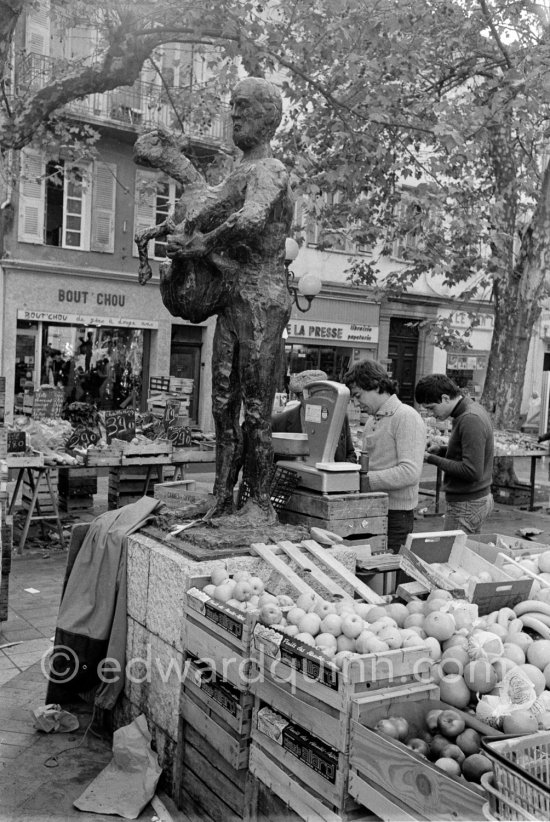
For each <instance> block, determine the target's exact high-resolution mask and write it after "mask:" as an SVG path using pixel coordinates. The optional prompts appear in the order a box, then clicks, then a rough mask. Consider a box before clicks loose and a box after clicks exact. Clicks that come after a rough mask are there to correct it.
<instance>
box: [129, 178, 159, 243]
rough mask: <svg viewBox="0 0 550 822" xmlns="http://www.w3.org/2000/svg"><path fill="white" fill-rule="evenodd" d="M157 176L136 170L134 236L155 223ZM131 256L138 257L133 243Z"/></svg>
mask: <svg viewBox="0 0 550 822" xmlns="http://www.w3.org/2000/svg"><path fill="white" fill-rule="evenodd" d="M157 179H158V174H157V173H156V172H154V171H144V170H143V169H141V168H138V169H136V188H135V199H134V236H135V234H136V232H137V231H141V230H142V229H144V228H150V227H151V226H152V225H155V223H156V201H157V197H156V181H157ZM132 254H133V256H134V257H137V256H138V251H137V245H136V244H135V243H133V251H132Z"/></svg>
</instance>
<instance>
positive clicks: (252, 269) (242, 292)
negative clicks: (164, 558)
mask: <svg viewBox="0 0 550 822" xmlns="http://www.w3.org/2000/svg"><path fill="white" fill-rule="evenodd" d="M281 116H282V103H281V96H280V93H279V91H278V89H277V88H276V87H275V86H274V85H273V84H272V83H269V82H268V81H266V80H263V79H261V78H256V77H250V78H247V79H245V80H242V81H241V82H239V83H238V84H237V86H236V87H235V88H234V90H233V93H232V97H231V118H232V121H233V140H234V143H235V145H236V146H237V147H238V148H240V149H241V151H242V158H241V160H240V162H238V163H237V164H236V165H235V167H234V168H233V170H232V171H231V173H230V174H229V175H228V177H227V178H226V179H225V180H224V181H223V182H222V183H221V184H219V185H217V186H207V185H206V184H205V185H204V187H203V188H202V190H201V191H200V192H198V194H197V196H195V199H194V201H192V202H189V204H188V206H187V207H186V208H185V209H184V211H185V217H184V219H183V220H182V222H181V223H180V224H179V225H178V226H177V227H176V226H175V225H174V224H173V223H172V228H173V232H172V233H171V234H168V238H167V239H168V245H167V254H168V256H169V257H170V259H171V261H172V262H171V265H170V266H169V267H168V268H165V269H164V271H163V272H162V274H161V292H162V296H163V301H164V303H165V305H166V307H167V308H168V310H169V311H170V312H171V313H172V314H174V315H175V316H183V317H187V318H189V309H188V307H187V308H186V302H187V301H188V300H189V299H190V298H191V299H193V296H194V295H193V293H191V292H193V290H195V292H197V290H198V292H200V290H201V288H205V283H206V288H207V295H206V297H205V300H206V298H208V299H210V298H211V297H212V295H213V294H214V297H213V298H212V300H211V302H212V306H214V307H215V310H212V311H211V312H210V313H211V314H214V313H217V315H218V319H217V324H216V331H215V334H214V348H213V360H212V410H213V416H214V422H215V431H216V480H215V485H214V494H215V496H216V504H215V508H214V510H213V512H212V516H221V515H226V514H231V513H232V512H233V511H234V502H233V492H234V487H235V484H236V482H237V478H238V474H239V470H240V468H241V467H242V469H243V479H244V480H245V481H246V482H247V484H248V487H249V490H250V495H249V498H248V500H247V501H246V503H245V505H244V506H243V508H242V509H241V510H240V511H239V512H238V514H239V516H240V517H241V518H243V520H244V521H246V522H250V523H252V524H258V523H260V522H263V523H265V522H272V521H274V520H275V519H276V515H275V512H274V510H273V507H272V505H271V500H270V474H271V469H272V465H273V450H272V445H271V423H270V419H271V412H272V406H273V399H274V396H275V390H276V381H277V373H278V367H279V358H280V352H281V337H282V333H283V330H284V328H285V325H286V324H287V322H288V319H289V316H290V306H291V303H290V297H289V294H288V290H287V287H286V278H285V267H284V253H285V239H286V237H287V236H288V234H289V231H290V226H291V222H292V215H293V202H292V196H291V193H290V189H289V179H288V174H287V171H286V169H285V167H284V166H283V164H282V163H281V162H279V161H278V160H276V159H274V158H273V156H272V153H271V146H270V140H271V138H272V137H273V135H274V134H275V131H276V129H277V126H278V125H279V123H280V120H281ZM184 197H185V193H184V195H183V198H184ZM183 198H182V199H183ZM176 211H177V206H176ZM201 278H202V279H201ZM198 292H197V293H198ZM195 296H196V295H195ZM241 407H242V409H243V413H244V422H243V424H242V426H241V424H240V413H241Z"/></svg>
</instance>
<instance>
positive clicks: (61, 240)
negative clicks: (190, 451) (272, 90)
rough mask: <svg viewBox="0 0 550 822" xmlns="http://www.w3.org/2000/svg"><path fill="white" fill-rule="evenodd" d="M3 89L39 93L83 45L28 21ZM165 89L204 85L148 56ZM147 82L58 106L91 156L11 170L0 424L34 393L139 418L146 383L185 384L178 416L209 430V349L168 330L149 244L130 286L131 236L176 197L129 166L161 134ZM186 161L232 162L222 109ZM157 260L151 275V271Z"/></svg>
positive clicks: (157, 246) (170, 62) (156, 82)
mask: <svg viewBox="0 0 550 822" xmlns="http://www.w3.org/2000/svg"><path fill="white" fill-rule="evenodd" d="M17 46H18V49H21V51H22V52H23V53H24V54H25V57H24V58H23V59H22V60H20V61H16V64H15V69H14V88H15V90H16V93H17V92H19V93H21V94H24V93H25V91H26V90H28V89H29V88H33V87H36V84H38V83H40V82H42V81H44V80H47V79H48V77H49V72H50V70H51V66H52V61H53V60H54V58H56V57H59V56H62V57H63V56H65V57H75V56H76V57H79V58H84V59H85V57H86V54H87V53H91V52H92V50H93V47H94V32H93V31H83V30H78V31H76V30H72V31H70V30H67V31H64V32H60V28H59V24H58V25H57V28H55V29H54V27H53V22H52V19H50V16H49V14H48V3H46V2H44V0H42V2H41V3H40V5H38V6H36V7H33V8H31V9H30V10H29V12H28V14H27V15H26V18H25V19H24V20H23V21H22V24H21V26H20V28H19V31H18V41H17ZM158 59H159V60H160V62H161V64H162V69H163V75H164V76H165V78H166V76H169V77H170V78H171V81H172V83H173V84H174V87H176V88H177V87H178V85H179V84H184V83H186V84H187V85H189V83H190V82H194V83H196V84H199V85H200V84H201V83H203V82H204V77H203V72H204V69H203V62H202V60H200V59H199V58H197V57H196V56H194V55H193V52H192V49H191V48H189V49H187V50H184V49H183V47H181V46H179V45H176V46H174V47H173V48H172V47H165V48H164V49H162V50H161V53H159V55H158ZM171 111H172V109H171V105H170V104H169V100H168V99H167V96H166V95H165V89H164V86H163V85H162V84H161V82H160V78H159V77H158V76H153V75H152V74H151V72H150V71H147V70H144V72H143V75H142V78H141V79H140V81H139V82H137V83H134V84H133V85H132V86H129V87H128V88H125V89H117V90H115V91H112V92H106V93H104V94H97V95H91V96H90V97H87V98H84V99H83V100H80V101H77V102H75V103H72V104H70V105H69V106H68V112H69V114H70V116H72V117H74V118H75V119H76V120H78V121H80V122H81V123H82V122H83V123H88V124H90V125H91V126H93V127H94V128H95V129H96V130H97V132H98V134H99V139H98V142H97V144H96V147H95V148H96V151H95V157H94V159H93V160H92V161H89V162H75V161H74V160H72V159H71V156H70V155H69V153H68V152H65V153H64V151H63V150H56V151H51V152H47V151H45V150H41V149H38V148H36V147H29V148H27V149H24V150H23V151H21V152H19V153H18V154H14V156H13V157H12V158H11V161H12V167H11V171H12V174H13V176H14V177H15V178H16V180H17V183H16V184H15V185H14V186H13V187H12V186H9V187H8V189H7V190H6V191H4V192H3V196H2V200H3V203H4V208H3V212H2V218H3V219H2V232H1V234H2V236H1V243H2V249H1V260H0V305H1V308H2V311H1V314H0V335H1V338H2V340H3V345H2V353H1V359H0V373H1V374H3V375H5V377H6V419H7V420H8V421H9V420H10V418H12V417H13V415H15V414H17V413H19V412H20V411H21V410H22V408H23V405H24V400H25V397H26V396H27V395H29V394H32V393H33V391H36V390H37V389H38V387H39V386H40V385H44V384H50V385H58V386H63V388H64V391H65V393H66V397H67V399H68V400H71V401H73V400H76V401H79V400H83V401H93V402H95V403H96V404H97V405H98V406H99V407H100V408H119V407H125V406H127V405H130V404H131V405H132V406H133V407H135V408H136V409H137V410H145V409H146V407H147V397H148V390H149V379H150V377H151V376H169V375H172V376H175V377H185V378H187V379H193V381H194V390H193V395H192V399H191V407H190V414H191V418H192V420H193V421H194V422H195V423H197V424H198V425H200V426H201V427H203V428H205V429H206V430H209V429H210V428H211V408H210V382H211V369H210V362H211V350H212V337H213V329H214V325H215V318H211V319H210V320H208V321H207V322H205V323H203V324H200V325H191V324H190V323H188V322H186V321H184V320H181V319H179V318H175V317H172V316H171V315H170V314H169V313H168V311H167V310H166V308H165V307H164V305H163V304H162V300H161V298H160V293H159V280H158V262H160V260H162V259H163V258H164V257H165V250H164V244H163V243H154V244H153V243H151V244H150V247H149V256H150V259H151V260H152V267H153V269H154V272H155V273H154V276H153V279H152V280H151V281H150V282H149V283H148V284H147V285H146V286H140V285H139V284H138V280H137V270H138V259H137V248H136V245H135V243H134V234H135V231H136V230H137V229H140V228H143V227H145V226H151V225H155V224H158V223H159V222H162V221H163V219H164V218H165V217H166V216H167V214H168V211H169V209H170V207H171V206H172V205H173V203H174V201H175V198H176V197H177V196H178V191H177V189H176V184H175V183H174V181H173V180H170V179H168V178H167V177H165V176H163V175H162V174H160V173H157V172H154V171H151V170H148V169H145V168H141V167H139V166H137V165H136V164H135V163H134V162H133V158H132V147H133V144H134V142H135V140H136V139H137V137H138V136H139V134H141V133H143V132H144V131H147V130H148V129H150V128H154V127H156V126H158V125H165V126H169V125H170V123H171V116H172V114H171ZM187 127H188V129H189V133H188V136H189V138H190V142H191V146H192V150H193V152H194V155H195V156H196V157H199V158H201V159H202V160H203V161H204V162H205V163H207V162H208V161H209V160H210V159H211V158H212V157H214V156H215V155H216V154H217V153H218V152H220V151H223V152H224V153H231V152H232V150H233V147H232V143H231V141H230V137H229V134H230V130H229V118H228V111H227V107H225V108H224V107H223V106H220V112H219V114H218V116H216V117H214V118H212V119H211V120H210V121H209V122H208V123H206V125H205V123H203V122H201V123H200V124H199V125H197V126H196V127H195V126H194V124H193V118H192V117H190V118H189V120H188V123H187ZM155 261H157V262H155Z"/></svg>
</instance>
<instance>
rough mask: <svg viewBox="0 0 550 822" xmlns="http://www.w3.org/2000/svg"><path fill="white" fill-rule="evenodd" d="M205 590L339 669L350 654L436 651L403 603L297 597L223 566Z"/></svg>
mask: <svg viewBox="0 0 550 822" xmlns="http://www.w3.org/2000/svg"><path fill="white" fill-rule="evenodd" d="M223 577H225V578H223ZM203 591H204V593H205V594H207V595H208V596H211V597H213V599H215V600H218V601H220V602H225V603H226V604H227V605H230V606H232V607H234V608H237V609H240V610H243V611H255V612H257V618H258V621H259V622H260V623H261V624H263V625H266V626H268V627H270V628H275V629H277V630H279V631H280V632H281V633H283V634H286V635H287V636H290V637H293V638H295V639H296V640H297V641H299V642H302V643H304V644H305V645H307V646H311V647H312V648H314V649H315V650H316V651H318V652H319V653H321V654H323V656H324V657H325V658H326V659H327V661H328V660H330V661H331V662H333V663H334V664H335V665H336V666H338V667H339V668H341V667H342V666H343V665H344V663H345V660H346V659H350V658H353V657H357V656H360V655H364V654H371V653H377V652H381V651H389V650H394V649H397V648H411V647H415V648H418V647H426V652H427V653H428V654H430V653H431V650H432V649H431V646H430V645H429V642H430V640H428V644H426V642H425V639H424V637H426V634H425V633H424V632H421V631H419V630H418V629H417V627H416V626H415V624H414V622H415V620H414V618H413V620H412V621H410V624H409V621H408V619H409V617H410V616H411V615H412V612H411V611H410V610H409V609H408V607H407V606H406V605H404V604H401V603H391V604H388V605H371V604H368V603H366V602H363V601H362V600H352V599H351V598H350V599H339V600H336V601H334V602H329V601H328V600H326V599H323V598H322V597H321V596H319V595H317V594H314V593H313V592H312V593H311V594H309V593H304V594H300V595H299V596H298V597H297V598H296V599H293V598H292V597H289V596H287V595H278V596H277V595H274V594H270V593H268V592H267V591H265V590H264V586H263V582H262V580H261V579H259V578H258V577H252V576H251V575H250V574H249V573H248V572H247V571H239V572H237V573H236V574H234V575H233V578H232V579H230V578H229V577H228V576H227V572H226V571H225V569H223V568H220V569H219V570H218V569H215V570H214V571H213V572H212V578H211V582H210V584H209V585H206V586H205V588H204V589H203ZM453 624H454V623H453Z"/></svg>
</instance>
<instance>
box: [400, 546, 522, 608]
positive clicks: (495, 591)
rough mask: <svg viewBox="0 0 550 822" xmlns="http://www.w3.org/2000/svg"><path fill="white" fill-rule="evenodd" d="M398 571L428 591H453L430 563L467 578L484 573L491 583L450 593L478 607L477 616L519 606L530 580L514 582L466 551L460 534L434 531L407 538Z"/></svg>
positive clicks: (472, 552)
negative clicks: (461, 572)
mask: <svg viewBox="0 0 550 822" xmlns="http://www.w3.org/2000/svg"><path fill="white" fill-rule="evenodd" d="M399 555H400V557H401V568H402V570H404V571H405V572H406V573H408V574H409V575H410V576H411V577H412V578H413V579H415V580H416V581H417V582H421V583H422V584H423V585H425V586H426V587H427V588H428V589H429V590H433V589H434V588H447V589H452V585H451V584H449V580H448V577H447V575H446V574H444V573H439V572H438V571H435V570H434V569H433V567H432V564H433V563H436V562H437V563H446V564H447V565H448V566H449V567H451V568H464V569H466V570H467V571H468V572H469V573H470V574H472V575H473V574H478V573H479V572H480V571H487V572H488V573H489V574H490V575H491V577H492V580H493V581H492V582H476V581H475V580H472V579H470V580H469V581H468V582H467V583H466V585H465V587H464V589H460V588H458V589H454V590H452V593H453V596H456V597H459V598H465V599H467V600H468V601H469V602H473V603H474V604H476V605H477V606H478V610H479V615H480V616H484V615H485V614H489V613H491V611H494V610H497V609H498V608H502V607H504V606H506V607H510V608H513V607H514V605H517V603H518V602H523V601H524V600H526V599H529V594H530V591H531V588H532V585H533V580H532V579H529V578H528V575H527V574H526V575H525V579H514V578H512V577H511V576H509V575H508V574H507V573H506V572H505V571H503V570H502V569H501V568H499V567H497V565H493V564H492V563H491V562H489V561H488V560H486V559H484V557H482V556H481V555H479V554H478V553H477V552H476V551H473V550H471V549H470V548H468V547H467V536H466V534H465V533H464V532H463V531H433V532H427V533H424V534H418V533H415V534H409V535H408V537H407V540H406V543H405V546H404V547H403V548H401V550H400V552H399Z"/></svg>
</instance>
